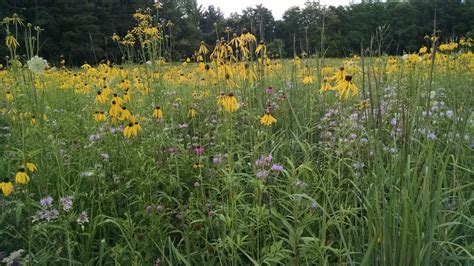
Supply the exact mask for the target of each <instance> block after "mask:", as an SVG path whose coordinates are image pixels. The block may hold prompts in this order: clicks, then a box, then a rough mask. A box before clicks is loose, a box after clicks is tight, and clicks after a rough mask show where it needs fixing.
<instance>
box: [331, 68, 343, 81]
mask: <svg viewBox="0 0 474 266" xmlns="http://www.w3.org/2000/svg"><path fill="white" fill-rule="evenodd" d="M346 75H347V72H346V69H345V68H344V66H341V67H340V68H339V71H337V72H336V73H334V75H333V76H332V77H331V78H329V80H331V81H335V82H336V83H339V82H341V81H344V78H345V77H346Z"/></svg>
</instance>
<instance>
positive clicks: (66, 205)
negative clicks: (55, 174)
mask: <svg viewBox="0 0 474 266" xmlns="http://www.w3.org/2000/svg"><path fill="white" fill-rule="evenodd" d="M72 200H73V197H72V196H66V197H62V198H60V199H59V203H61V205H62V207H63V210H64V211H66V212H67V211H69V210H70V209H72V205H73V201H72Z"/></svg>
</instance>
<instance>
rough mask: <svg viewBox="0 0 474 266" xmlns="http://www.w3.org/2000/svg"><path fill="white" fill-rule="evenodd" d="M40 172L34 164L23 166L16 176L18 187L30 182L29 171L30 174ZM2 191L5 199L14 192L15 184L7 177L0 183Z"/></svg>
mask: <svg viewBox="0 0 474 266" xmlns="http://www.w3.org/2000/svg"><path fill="white" fill-rule="evenodd" d="M37 170H38V168H37V167H36V165H35V164H34V163H32V162H27V163H26V164H23V165H21V166H20V168H19V169H18V172H17V173H16V175H15V183H16V184H17V185H26V184H28V183H29V182H30V176H29V175H28V173H27V171H28V172H30V173H34V172H36V171H37ZM0 191H1V192H2V194H3V196H4V197H8V196H10V195H11V194H12V192H13V182H11V181H10V179H9V178H8V177H5V178H4V179H3V180H2V181H1V182H0Z"/></svg>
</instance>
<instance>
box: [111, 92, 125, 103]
mask: <svg viewBox="0 0 474 266" xmlns="http://www.w3.org/2000/svg"><path fill="white" fill-rule="evenodd" d="M112 101H115V102H116V103H118V104H119V105H122V104H123V99H122V98H120V97H119V96H118V95H117V93H114V97H112Z"/></svg>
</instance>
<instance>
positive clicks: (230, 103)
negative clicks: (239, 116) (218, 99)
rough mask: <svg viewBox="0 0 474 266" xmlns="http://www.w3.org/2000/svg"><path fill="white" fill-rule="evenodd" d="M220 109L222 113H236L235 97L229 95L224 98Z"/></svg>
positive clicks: (237, 106)
mask: <svg viewBox="0 0 474 266" xmlns="http://www.w3.org/2000/svg"><path fill="white" fill-rule="evenodd" d="M222 107H223V108H224V111H226V112H229V113H233V112H236V111H237V109H238V108H239V104H238V102H237V97H235V95H234V94H233V93H229V95H228V96H227V97H225V98H224V99H223V101H222Z"/></svg>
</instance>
